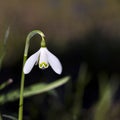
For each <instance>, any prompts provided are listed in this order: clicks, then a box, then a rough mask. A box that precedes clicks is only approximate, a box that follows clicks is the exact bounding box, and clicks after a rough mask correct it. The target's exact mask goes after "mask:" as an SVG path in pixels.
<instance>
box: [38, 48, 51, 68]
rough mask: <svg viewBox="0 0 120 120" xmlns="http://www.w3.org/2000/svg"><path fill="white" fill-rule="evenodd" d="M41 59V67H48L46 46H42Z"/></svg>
mask: <svg viewBox="0 0 120 120" xmlns="http://www.w3.org/2000/svg"><path fill="white" fill-rule="evenodd" d="M39 57H40V60H39V67H40V68H42V69H45V68H48V66H49V64H48V58H47V53H46V48H41V49H40V56H39Z"/></svg>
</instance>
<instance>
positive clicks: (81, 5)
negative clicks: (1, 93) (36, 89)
mask: <svg viewBox="0 0 120 120" xmlns="http://www.w3.org/2000/svg"><path fill="white" fill-rule="evenodd" d="M8 26H10V34H9V37H8V40H7V47H6V54H5V58H4V61H3V65H2V69H1V71H0V80H1V81H2V82H3V81H5V80H7V79H9V78H13V80H14V83H13V84H12V85H10V86H9V87H8V89H7V90H9V89H14V88H18V87H19V84H20V76H21V69H22V59H23V51H24V45H25V39H26V36H27V35H28V33H29V32H30V31H32V30H35V29H39V30H41V31H43V32H44V34H45V36H46V42H47V47H48V49H49V50H50V51H51V52H52V53H54V54H55V55H56V56H57V57H58V58H59V59H60V61H61V62H62V65H63V72H62V75H61V76H58V75H56V74H55V73H54V72H53V71H52V70H51V68H49V69H47V70H45V71H42V70H40V69H39V68H38V67H34V69H33V70H32V72H31V73H30V74H29V75H27V76H26V81H25V82H26V83H25V84H26V85H29V84H32V83H37V82H39V81H43V80H44V81H46V82H51V81H54V80H56V79H58V78H61V77H64V76H66V75H70V76H71V77H72V81H73V84H74V82H75V80H76V78H77V76H78V71H79V68H80V66H81V64H82V63H83V62H84V63H86V64H87V66H88V71H89V72H90V73H91V74H92V78H91V84H90V88H89V87H88V88H89V90H91V95H92V97H91V96H89V95H88V94H87V95H88V96H87V97H85V98H86V99H89V98H90V99H89V102H87V103H85V107H89V106H90V105H91V103H94V101H95V100H96V99H97V96H98V95H97V92H96V89H97V85H96V84H97V83H96V76H97V74H98V73H99V72H106V73H107V74H108V75H109V76H110V75H111V74H114V73H115V74H118V75H119V73H120V34H119V31H120V1H119V0H44V1H42V0H10V1H9V0H4V1H0V46H2V42H3V38H4V34H5V31H6V29H7V27H8ZM39 40H40V37H39V36H37V35H36V36H35V37H34V38H32V40H31V44H30V49H29V55H31V54H33V53H34V52H35V51H37V50H38V49H39ZM7 90H6V91H7ZM58 91H59V96H61V97H60V101H61V102H60V103H61V104H62V102H63V101H62V94H63V93H64V91H63V90H62V88H61V89H60V88H59V89H58ZM41 96H42V97H44V96H45V95H41ZM42 97H40V96H37V97H35V98H34V99H32V100H31V98H29V99H27V100H26V101H27V102H28V103H30V102H31V103H32V102H33V103H35V101H37V100H36V99H38V98H39V101H41V102H40V103H39V102H37V103H39V104H42V103H43V106H42V105H40V106H42V107H43V108H45V111H46V107H45V106H44V102H45V101H44V102H43V101H42V100H43V98H42ZM41 98H42V99H41ZM85 101H86V100H85ZM27 102H26V103H25V105H26V106H27V107H28V106H29V104H28V103H27ZM45 104H46V102H45ZM12 105H13V106H14V109H13V111H14V112H15V110H17V107H18V106H17V105H18V102H17V103H12ZM8 106H9V105H7V106H5V109H4V111H5V112H6V111H7V110H6V107H8ZM36 106H37V107H38V105H35V107H36ZM10 107H11V106H10ZM27 107H26V108H25V109H26V110H25V111H26V114H27V115H28V114H30V113H27V111H28V108H27ZM35 107H34V109H35ZM10 109H11V108H10ZM10 109H8V113H9V112H10ZM39 109H40V108H39ZM40 111H42V110H41V109H40ZM45 111H44V112H45ZM34 114H35V115H36V114H37V115H36V116H38V113H34ZM42 116H44V115H42ZM34 119H35V118H34ZM37 119H39V118H36V120H37ZM43 119H45V118H44V117H43ZM41 120H42V118H41Z"/></svg>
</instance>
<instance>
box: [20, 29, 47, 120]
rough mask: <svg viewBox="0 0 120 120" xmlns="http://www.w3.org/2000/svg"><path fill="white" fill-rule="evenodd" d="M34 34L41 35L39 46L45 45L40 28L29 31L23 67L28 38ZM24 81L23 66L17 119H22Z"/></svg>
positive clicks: (25, 54) (26, 54)
mask: <svg viewBox="0 0 120 120" xmlns="http://www.w3.org/2000/svg"><path fill="white" fill-rule="evenodd" d="M35 34H39V35H40V36H41V37H42V41H41V47H45V46H46V44H45V40H44V37H45V35H44V34H43V33H42V32H41V31H40V30H33V31H32V32H30V33H29V34H28V36H27V38H26V44H25V50H24V57H23V67H24V64H25V62H26V59H27V56H28V49H29V44H30V39H31V38H32V37H33V36H34V35H35ZM24 81H25V74H24V72H23V68H22V74H21V86H20V100H19V113H18V120H23V93H24Z"/></svg>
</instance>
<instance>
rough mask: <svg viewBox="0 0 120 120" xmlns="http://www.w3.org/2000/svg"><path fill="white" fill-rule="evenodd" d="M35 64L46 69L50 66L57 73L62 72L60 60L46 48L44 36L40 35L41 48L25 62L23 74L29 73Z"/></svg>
mask: <svg viewBox="0 0 120 120" xmlns="http://www.w3.org/2000/svg"><path fill="white" fill-rule="evenodd" d="M35 64H38V65H39V68H40V69H46V68H48V67H49V66H51V68H52V69H53V70H54V71H55V72H56V73H57V74H61V73H62V65H61V63H60V61H59V59H58V58H57V57H56V56H55V55H53V54H52V53H51V52H50V51H49V50H48V49H47V47H46V43H45V39H44V37H42V41H41V48H40V49H39V50H38V51H37V52H36V53H34V54H33V55H31V56H30V57H29V58H28V59H27V61H26V62H25V64H24V68H23V72H24V74H28V73H30V71H31V70H32V68H33V67H34V65H35Z"/></svg>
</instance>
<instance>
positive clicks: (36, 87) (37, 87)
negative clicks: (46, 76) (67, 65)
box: [0, 76, 70, 104]
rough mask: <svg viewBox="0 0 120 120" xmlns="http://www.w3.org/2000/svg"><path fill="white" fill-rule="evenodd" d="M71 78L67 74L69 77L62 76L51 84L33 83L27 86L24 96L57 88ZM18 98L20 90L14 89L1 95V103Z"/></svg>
mask: <svg viewBox="0 0 120 120" xmlns="http://www.w3.org/2000/svg"><path fill="white" fill-rule="evenodd" d="M69 79H70V77H69V76H67V77H64V78H61V79H59V80H57V81H54V82H52V83H49V84H47V83H37V84H33V85H31V86H29V87H27V88H25V90H24V97H30V96H33V95H37V94H40V93H44V92H48V91H50V90H52V89H55V88H57V87H59V86H61V85H63V84H65V83H66V82H68V80H69ZM18 98H19V90H14V91H11V92H9V93H7V94H2V95H0V104H4V103H6V102H9V101H14V100H16V99H18Z"/></svg>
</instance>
